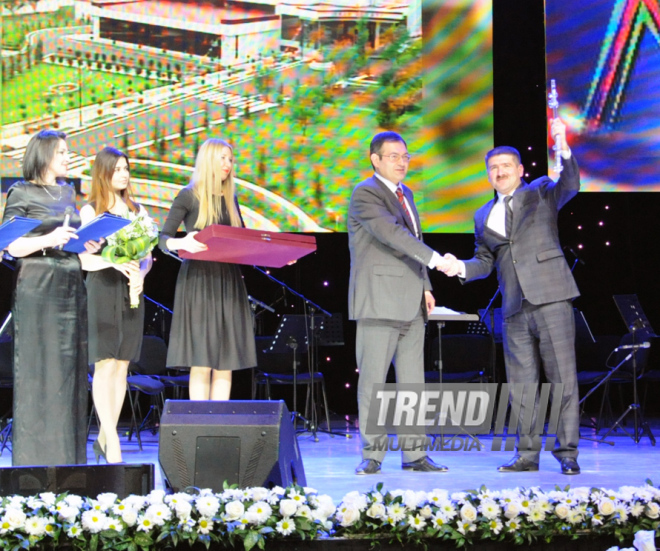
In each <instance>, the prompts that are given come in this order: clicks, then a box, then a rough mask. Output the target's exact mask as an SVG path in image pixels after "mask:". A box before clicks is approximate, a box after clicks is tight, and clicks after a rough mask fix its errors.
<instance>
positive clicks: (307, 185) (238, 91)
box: [0, 0, 493, 232]
mask: <svg viewBox="0 0 660 551" xmlns="http://www.w3.org/2000/svg"><path fill="white" fill-rule="evenodd" d="M0 6H2V9H3V11H2V19H1V21H0V23H1V24H2V29H1V30H2V33H1V37H2V80H1V82H0V84H1V88H2V90H1V102H2V105H1V107H2V109H1V114H0V117H1V119H0V125H1V127H2V158H1V160H2V165H1V166H0V172H1V174H2V175H3V176H8V177H9V176H16V175H20V160H21V158H22V155H23V152H24V148H25V145H26V143H27V140H28V138H29V136H30V135H31V134H33V133H34V132H35V131H37V130H39V129H40V128H49V127H56V128H59V129H62V130H64V131H65V132H66V133H67V134H68V136H69V139H68V144H69V149H70V150H71V151H72V153H73V155H72V161H71V163H70V166H69V171H70V175H71V176H73V177H81V178H82V182H83V191H85V189H87V187H88V185H89V173H90V165H91V162H92V160H93V158H94V155H95V154H96V153H97V152H98V151H99V150H100V149H101V148H102V147H103V146H105V145H113V146H115V147H118V148H120V149H123V150H126V151H127V152H128V154H129V157H130V159H131V174H132V185H133V189H134V192H135V195H136V197H137V199H138V201H139V202H140V203H142V204H144V205H145V206H146V207H147V209H148V210H149V211H150V213H152V215H154V216H155V217H156V218H157V219H158V220H159V221H162V220H163V219H164V216H165V215H166V214H167V209H168V206H169V205H170V204H171V201H172V200H173V198H174V196H175V195H176V193H177V191H178V190H179V188H180V186H182V185H185V184H187V183H188V181H189V178H190V175H191V171H192V166H193V164H194V159H195V154H196V151H197V149H198V147H199V145H200V144H201V143H202V142H203V140H205V139H206V138H207V137H211V136H214V137H215V136H219V137H223V138H225V139H227V140H228V141H229V142H230V143H232V144H233V146H234V149H235V158H236V175H237V183H238V187H237V192H238V194H239V200H240V202H241V205H242V210H243V217H244V219H245V220H246V224H247V225H248V226H249V227H252V228H264V229H269V230H281V231H345V224H346V210H347V207H348V201H349V198H350V193H351V190H352V188H353V187H354V185H355V184H356V183H357V182H359V181H360V180H362V179H364V178H365V177H367V176H368V175H369V173H370V172H371V167H370V164H369V160H368V146H369V141H370V139H371V137H372V136H373V135H374V134H375V133H376V132H378V131H380V130H382V129H392V130H396V131H398V132H399V133H401V134H402V135H403V136H404V138H405V139H406V140H407V142H408V147H409V150H410V152H411V153H412V155H413V160H412V162H411V166H410V172H409V176H408V178H407V183H408V184H409V185H410V186H411V187H412V188H413V189H414V190H415V193H416V200H417V203H418V205H419V208H420V211H421V216H422V220H423V225H424V229H425V231H436V232H439V231H442V232H469V231H472V215H473V213H474V211H475V210H476V208H477V207H478V206H479V205H480V204H481V203H483V201H484V200H485V199H486V198H487V197H488V196H489V192H488V188H487V183H486V180H485V178H484V170H483V154H484V152H485V151H486V150H488V149H489V148H490V147H492V136H493V128H492V125H493V122H492V119H493V117H492V110H493V106H492V104H493V100H492V32H491V21H492V16H491V1H490V0H472V1H467V0H451V1H448V0H428V2H427V3H425V4H424V5H422V3H421V2H420V0H380V1H378V2H372V1H370V0H333V2H330V3H317V2H315V1H312V0H304V1H296V2H290V3H287V2H280V1H278V0H257V1H256V2H249V3H248V2H238V1H231V0H229V1H224V0H222V1H221V0H213V1H211V0H206V1H185V2H184V1H180V0H179V1H177V0H166V1H156V0H132V1H118V0H99V1H92V2H80V1H78V2H73V1H71V0H41V1H36V2H35V1H32V2H15V1H13V2H0ZM83 201H84V197H81V202H83Z"/></svg>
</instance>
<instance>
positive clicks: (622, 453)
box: [0, 420, 660, 504]
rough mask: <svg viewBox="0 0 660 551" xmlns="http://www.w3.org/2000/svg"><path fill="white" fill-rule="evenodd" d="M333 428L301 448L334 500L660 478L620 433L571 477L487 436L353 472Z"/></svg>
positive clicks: (659, 427) (545, 459)
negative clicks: (516, 464) (523, 463)
mask: <svg viewBox="0 0 660 551" xmlns="http://www.w3.org/2000/svg"><path fill="white" fill-rule="evenodd" d="M333 426H334V428H335V429H336V430H340V429H343V430H348V431H349V432H350V434H351V438H346V437H345V436H329V435H328V434H325V433H321V432H320V433H318V442H316V441H314V438H313V436H310V435H309V434H300V435H299V436H298V443H299V446H300V450H301V454H302V458H303V463H304V467H305V474H306V477H307V485H308V486H311V487H313V488H316V489H317V490H318V491H319V492H320V493H326V494H330V495H331V496H332V497H333V499H334V500H335V502H336V503H337V504H338V503H339V501H340V500H341V498H342V497H343V496H344V495H345V494H347V493H348V492H351V491H354V490H358V491H367V490H369V489H371V488H372V487H373V486H374V485H375V484H376V483H378V482H384V483H385V486H386V488H389V489H396V488H402V489H412V490H431V489H433V488H443V489H447V490H450V491H459V490H466V489H472V488H478V487H479V486H481V485H486V486H487V487H489V488H490V489H503V488H512V487H515V486H524V487H531V486H540V487H542V488H544V489H553V488H554V487H555V485H558V486H560V487H562V488H563V487H564V486H566V485H567V484H570V485H571V486H573V487H575V486H587V487H594V486H598V487H606V488H619V487H620V486H640V485H643V484H644V481H645V480H646V479H647V478H650V479H651V480H652V481H653V482H654V483H655V484H656V485H657V484H660V474H658V470H659V468H658V465H659V464H660V461H659V460H660V454H659V453H658V452H659V451H660V446H653V445H652V444H651V442H650V440H649V438H648V437H646V436H645V437H643V438H642V439H641V441H640V442H639V443H638V444H635V443H634V442H633V440H632V438H630V437H628V436H626V435H624V434H622V433H621V432H620V431H619V432H618V433H617V434H615V435H614V436H611V437H610V438H608V440H609V441H611V442H613V443H614V445H612V446H611V445H608V444H603V443H596V442H591V441H589V440H581V442H580V457H579V463H580V467H581V469H582V473H581V474H579V475H576V476H566V475H562V474H561V472H560V468H559V463H558V462H557V461H556V460H555V459H554V457H552V455H551V454H550V452H541V465H540V470H539V471H538V472H534V473H510V474H504V473H498V472H497V470H496V469H497V467H498V465H501V464H502V463H506V462H507V461H508V460H509V459H510V458H511V457H512V455H513V453H512V452H493V451H490V446H491V441H492V439H491V438H490V437H486V438H480V441H481V442H482V443H483V444H485V449H484V450H483V451H477V450H471V451H460V452H430V454H429V455H430V456H431V457H432V458H433V459H434V461H436V462H437V463H442V464H444V465H447V466H448V467H449V471H448V472H446V473H415V472H410V471H403V470H402V469H401V457H400V452H393V451H392V452H388V453H387V456H386V458H385V461H384V462H383V467H382V472H381V473H380V474H377V475H370V476H358V475H356V474H355V468H356V467H357V465H358V464H359V463H360V460H361V458H360V443H359V436H358V434H357V431H356V430H355V428H354V426H353V424H352V423H346V422H344V423H340V422H338V421H337V422H333ZM651 428H652V430H653V432H654V434H655V435H656V436H658V437H659V438H660V422H658V421H657V420H654V422H652V424H651ZM582 435H583V436H593V431H590V430H588V429H582ZM142 439H143V450H142V451H139V449H138V445H137V443H136V441H135V439H133V440H132V441H131V442H128V441H127V440H126V438H122V447H123V449H124V460H125V461H126V462H127V463H154V464H156V465H157V464H158V436H157V435H152V434H151V433H150V432H148V431H146V432H143V433H142ZM87 456H88V460H89V462H90V463H93V461H94V454H93V453H92V440H91V439H90V441H89V444H88V453H87ZM8 466H11V453H10V452H9V451H8V450H5V451H4V453H3V454H2V456H0V467H8ZM156 485H157V487H158V488H163V486H164V484H163V479H162V475H161V472H160V469H159V468H156Z"/></svg>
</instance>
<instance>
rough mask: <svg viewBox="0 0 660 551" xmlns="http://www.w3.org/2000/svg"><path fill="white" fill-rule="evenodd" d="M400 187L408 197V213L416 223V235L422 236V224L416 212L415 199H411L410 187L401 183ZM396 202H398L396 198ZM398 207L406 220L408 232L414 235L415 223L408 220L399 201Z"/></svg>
mask: <svg viewBox="0 0 660 551" xmlns="http://www.w3.org/2000/svg"><path fill="white" fill-rule="evenodd" d="M401 187H402V188H403V195H404V197H405V198H406V199H408V206H409V207H410V209H411V212H410V214H412V215H413V216H414V217H415V223H416V224H417V228H418V229H419V235H418V236H417V237H419V238H421V237H422V225H421V223H420V221H419V213H418V212H417V207H416V206H415V201H414V199H413V194H412V191H410V188H408V187H407V186H404V185H403V184H401ZM397 203H399V201H398V199H397ZM399 209H401V212H402V213H403V218H404V220H405V221H406V224H407V226H408V227H409V228H410V232H411V233H412V234H413V235H415V225H414V224H413V223H412V220H408V217H407V216H406V213H405V211H404V210H403V206H402V205H401V203H399Z"/></svg>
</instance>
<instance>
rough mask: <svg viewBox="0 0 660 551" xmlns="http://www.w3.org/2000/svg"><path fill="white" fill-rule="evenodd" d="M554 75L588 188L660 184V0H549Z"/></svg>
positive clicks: (550, 70) (549, 62) (550, 74)
mask: <svg viewBox="0 0 660 551" xmlns="http://www.w3.org/2000/svg"><path fill="white" fill-rule="evenodd" d="M546 15H547V28H546V37H547V46H546V48H547V66H548V77H549V78H554V79H556V81H557V87H558V92H559V102H560V114H561V116H562V117H564V118H565V119H566V121H567V122H568V124H569V126H570V132H571V135H572V136H571V137H572V148H573V150H574V151H575V152H576V155H577V158H578V160H579V162H580V167H581V170H582V181H583V185H584V188H586V189H588V190H592V191H657V190H660V133H659V132H658V128H659V127H660V109H658V105H660V4H659V2H658V0H589V1H588V2H574V3H570V8H569V7H568V4H567V3H566V2H565V0H546Z"/></svg>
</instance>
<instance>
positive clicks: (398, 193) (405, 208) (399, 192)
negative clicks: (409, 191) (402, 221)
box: [396, 186, 412, 222]
mask: <svg viewBox="0 0 660 551" xmlns="http://www.w3.org/2000/svg"><path fill="white" fill-rule="evenodd" d="M396 197H397V199H398V200H399V203H401V206H402V207H403V212H404V214H405V215H406V216H407V217H408V220H409V221H410V222H412V216H410V211H409V210H408V206H407V205H406V200H405V199H404V198H403V190H402V189H401V186H399V187H397V188H396Z"/></svg>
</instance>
